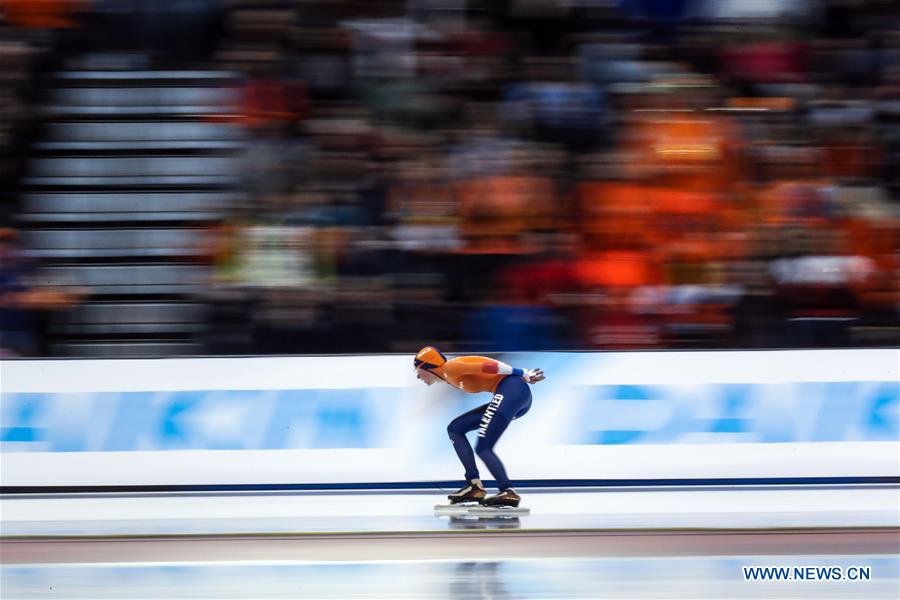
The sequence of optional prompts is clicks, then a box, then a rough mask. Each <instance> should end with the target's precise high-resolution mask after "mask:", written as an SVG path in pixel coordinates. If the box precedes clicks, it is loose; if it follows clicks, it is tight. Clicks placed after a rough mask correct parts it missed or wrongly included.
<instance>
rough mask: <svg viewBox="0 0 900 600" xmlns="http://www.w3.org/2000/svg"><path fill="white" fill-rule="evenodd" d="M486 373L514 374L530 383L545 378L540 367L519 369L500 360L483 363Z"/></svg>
mask: <svg viewBox="0 0 900 600" xmlns="http://www.w3.org/2000/svg"><path fill="white" fill-rule="evenodd" d="M482 369H484V371H483V372H484V373H497V374H498V375H513V376H515V377H521V378H522V379H524V380H525V381H526V382H528V383H537V382H538V381H543V380H544V372H543V371H542V370H540V369H519V368H518V367H511V366H509V365H508V364H506V363H505V362H502V361H499V360H491V361H487V362H485V363H484V364H483V365H482Z"/></svg>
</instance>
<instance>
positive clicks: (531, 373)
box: [522, 369, 546, 383]
mask: <svg viewBox="0 0 900 600" xmlns="http://www.w3.org/2000/svg"><path fill="white" fill-rule="evenodd" d="M522 379H524V380H525V382H526V383H537V382H538V381H543V380H544V379H546V378H545V377H544V372H543V371H542V370H540V369H525V374H524V375H522Z"/></svg>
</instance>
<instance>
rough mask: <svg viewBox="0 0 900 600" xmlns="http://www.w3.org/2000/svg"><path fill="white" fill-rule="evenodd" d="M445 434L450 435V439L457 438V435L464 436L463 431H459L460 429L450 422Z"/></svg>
mask: <svg viewBox="0 0 900 600" xmlns="http://www.w3.org/2000/svg"><path fill="white" fill-rule="evenodd" d="M447 435H449V436H450V439H451V440H453V439H456V438H458V437H460V436H464V435H465V432H463V431H461V430H460V429H459V428H458V427H457V426H456V424H455V423H450V424H449V425H447Z"/></svg>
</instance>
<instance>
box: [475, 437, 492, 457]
mask: <svg viewBox="0 0 900 600" xmlns="http://www.w3.org/2000/svg"><path fill="white" fill-rule="evenodd" d="M475 454H477V455H478V456H479V457H481V458H484V457H485V456H487V457H492V456H494V445H493V444H488V443H486V442H485V441H484V438H481V439H479V440H478V443H477V444H476V445H475Z"/></svg>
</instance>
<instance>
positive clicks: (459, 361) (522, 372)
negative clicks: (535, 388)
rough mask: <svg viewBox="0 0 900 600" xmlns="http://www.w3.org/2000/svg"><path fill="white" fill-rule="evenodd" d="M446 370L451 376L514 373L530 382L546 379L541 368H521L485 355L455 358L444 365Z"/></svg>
mask: <svg viewBox="0 0 900 600" xmlns="http://www.w3.org/2000/svg"><path fill="white" fill-rule="evenodd" d="M444 372H445V373H446V374H447V375H448V376H449V377H461V376H463V375H478V374H488V375H513V376H515V377H521V378H522V379H524V380H525V381H526V382H528V383H537V382H538V381H541V380H543V379H544V372H543V371H541V370H540V369H520V368H517V367H512V366H510V365H508V364H506V363H505V362H502V361H499V360H494V359H492V358H485V357H483V356H461V357H459V358H454V359H452V360H450V361H448V362H447V364H445V365H444Z"/></svg>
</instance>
